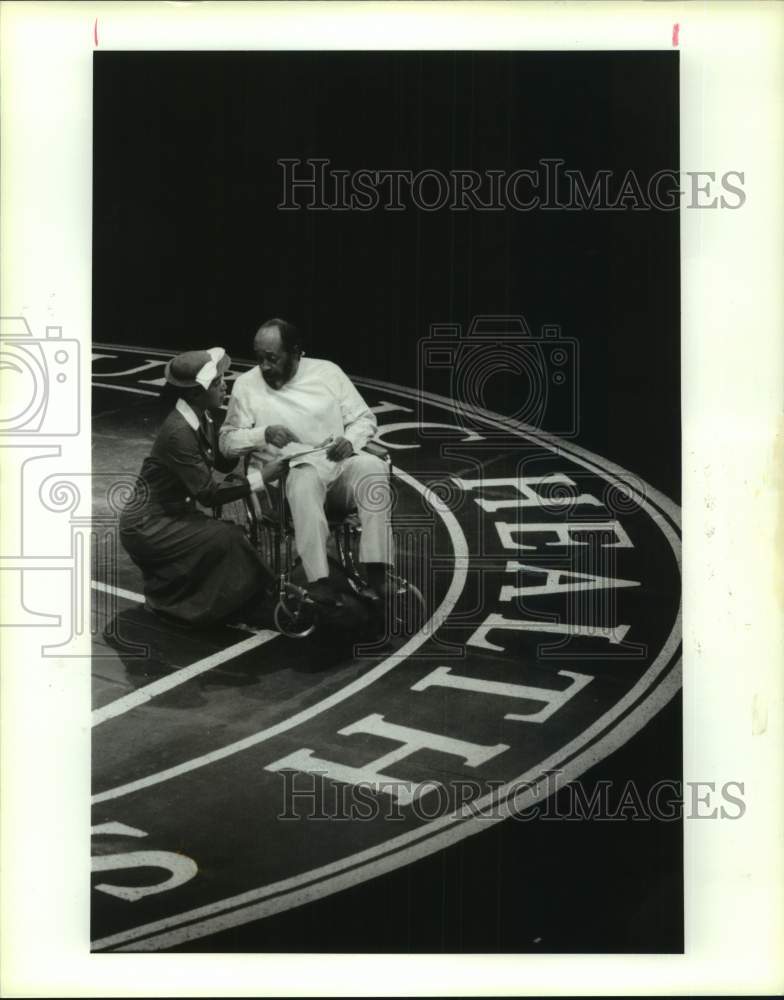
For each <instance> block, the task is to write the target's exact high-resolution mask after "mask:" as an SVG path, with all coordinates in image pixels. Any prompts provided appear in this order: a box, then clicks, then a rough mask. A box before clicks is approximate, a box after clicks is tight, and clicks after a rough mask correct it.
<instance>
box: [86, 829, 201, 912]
mask: <svg viewBox="0 0 784 1000" xmlns="http://www.w3.org/2000/svg"><path fill="white" fill-rule="evenodd" d="M91 833H92V834H93V835H95V834H100V833H104V834H120V835H122V834H125V835H126V836H128V837H146V836H147V834H146V833H145V832H144V831H143V830H137V829H136V828H135V827H133V826H126V825H125V823H102V824H101V825H100V826H94V827H93V828H92V831H91ZM91 864H92V870H93V871H94V872H105V871H111V870H112V869H114V868H163V869H165V870H166V871H168V872H169V873H170V874H169V877H168V878H165V879H164V880H163V881H162V882H155V883H154V884H153V885H145V886H121V885H109V884H107V883H106V882H101V883H100V884H99V885H96V887H95V888H96V889H97V890H98V891H99V892H105V893H107V894H108V895H109V896H116V897H117V898H118V899H125V900H127V901H128V902H129V903H137V902H138V901H139V900H140V899H143V898H144V897H145V896H152V895H154V894H155V893H157V892H165V891H166V890H167V889H176V888H177V887H178V886H180V885H183V883H185V882H189V881H190V880H191V879H192V878H193V876H194V875H195V874H196V872H197V871H198V870H199V869H198V867H197V865H196V862H195V861H193V860H192V859H191V858H189V857H186V856H185V855H184V854H175V853H174V852H173V851H127V852H123V853H122V854H103V855H98V856H97V857H94V858H92V859H91Z"/></svg>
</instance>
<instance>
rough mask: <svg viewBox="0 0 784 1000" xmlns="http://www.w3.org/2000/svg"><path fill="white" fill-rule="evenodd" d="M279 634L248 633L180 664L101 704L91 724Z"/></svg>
mask: <svg viewBox="0 0 784 1000" xmlns="http://www.w3.org/2000/svg"><path fill="white" fill-rule="evenodd" d="M279 635H280V632H270V631H269V630H268V629H265V630H264V631H262V632H258V633H256V635H251V636H248V638H247V639H243V640H242V642H235V643H234V645H232V646H227V647H226V649H219V650H218V652H217V653H213V654H212V655H211V656H206V657H205V658H204V659H203V660H197V661H196V663H191V665H190V666H188V667H183V668H182V669H181V670H176V671H175V672H174V673H172V674H169V675H168V676H167V677H161V678H160V680H157V681H153V683H152V684H147V685H146V686H145V687H142V688H139V689H138V690H136V691H131V692H130V694H127V695H124V696H123V697H122V698H117V699H116V701H112V702H110V703H109V704H108V705H104V706H103V708H96V709H95V711H94V712H93V714H92V724H93V726H99V725H100V724H101V723H102V722H106V721H107V720H108V719H114V718H116V717H117V716H118V715H122V714H123V713H124V712H130V711H131V709H132V708H138V706H139V705H144V704H145V703H146V702H148V701H150V700H151V699H153V698H156V697H157V696H158V695H159V694H163V693H164V691H171V689H172V688H175V687H178V686H179V685H180V684H185V683H186V681H189V680H192V679H193V678H194V677H198V676H199V674H203V673H206V671H208V670H212V669H214V668H215V667H218V666H220V665H221V663H225V662H226V661H227V660H233V659H235V658H236V657H238V656H242V655H243V653H249V652H250V651H251V650H252V649H257V648H258V647H259V646H263V645H264V643H266V642H269V641H270V639H277V638H278V637H279Z"/></svg>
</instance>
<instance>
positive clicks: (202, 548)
mask: <svg viewBox="0 0 784 1000" xmlns="http://www.w3.org/2000/svg"><path fill="white" fill-rule="evenodd" d="M190 412H191V413H192V412H193V411H190ZM194 416H195V415H194ZM196 419H198V418H196ZM235 464H236V459H229V460H227V459H225V458H223V457H222V456H221V455H220V452H219V451H218V449H217V446H216V434H215V428H214V425H213V424H212V422H211V421H210V420H209V419H208V418H207V419H204V420H203V422H200V424H199V428H198V430H194V429H193V427H191V425H190V424H189V423H188V422H187V420H186V418H185V416H183V414H182V413H181V412H180V411H179V410H177V409H176V408H175V409H174V410H172V411H171V413H170V414H169V415H168V417H167V418H166V420H165V421H164V423H163V426H162V427H161V429H160V431H159V432H158V436H157V437H156V439H155V443H154V444H153V446H152V451H151V453H150V455H149V456H148V457H147V458H145V460H144V462H143V464H142V468H141V472H140V473H139V478H138V480H137V484H136V490H135V493H134V495H133V497H132V498H131V500H130V502H129V503H128V504H127V505H126V507H125V509H124V510H123V512H122V515H121V517H120V539H121V541H122V544H123V547H124V548H125V550H126V552H127V553H128V555H129V556H130V557H131V559H133V561H134V563H136V565H137V566H138V567H139V569H140V570H141V571H142V574H143V575H144V594H145V597H146V598H147V604H148V606H149V607H150V608H151V609H152V610H153V611H156V612H158V613H160V614H162V615H164V616H166V617H168V618H172V619H176V620H177V621H179V622H182V623H184V624H190V625H202V626H204V625H211V624H215V623H218V622H222V621H225V620H227V619H229V618H231V617H232V616H235V615H237V614H238V612H239V613H241V610H242V608H243V606H248V607H252V606H253V605H254V602H255V601H260V600H261V599H262V598H263V596H264V592H265V590H266V588H267V587H269V585H270V583H271V582H272V581H273V577H272V574H271V573H270V572H269V570H268V569H267V568H266V567H265V565H264V563H263V562H262V561H261V558H260V557H259V555H258V553H257V552H256V550H255V549H254V548H253V546H252V545H251V544H250V542H249V541H248V539H247V538H246V536H245V534H244V532H243V531H242V529H241V528H240V527H238V526H237V525H235V524H231V523H229V522H227V521H219V520H216V519H215V518H213V517H208V516H207V515H206V514H203V513H202V512H201V511H199V510H197V509H196V507H195V504H194V500H196V501H198V502H199V503H200V504H203V505H204V506H205V507H217V506H219V505H220V504H223V503H228V502H229V501H231V500H238V499H240V498H242V497H246V496H248V495H249V494H250V492H251V487H250V484H249V483H248V480H247V479H245V478H244V477H241V476H232V477H230V478H229V479H223V477H219V476H216V475H215V474H214V472H213V469H215V468H217V469H218V470H220V471H229V470H230V469H231V468H233V467H234V465H235Z"/></svg>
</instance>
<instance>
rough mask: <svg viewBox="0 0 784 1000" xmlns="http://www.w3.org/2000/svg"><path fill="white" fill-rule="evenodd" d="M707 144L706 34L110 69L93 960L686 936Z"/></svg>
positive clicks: (96, 240) (611, 945)
mask: <svg viewBox="0 0 784 1000" xmlns="http://www.w3.org/2000/svg"><path fill="white" fill-rule="evenodd" d="M678 136H679V56H678V52H677V50H673V51H579V52H578V51H536V52H533V51H470V50H465V51H391V50H386V51H231V52H224V51H178V52H173V51H100V50H98V51H96V52H95V53H94V54H93V243H92V274H93V301H92V309H93V318H92V339H93V343H92V348H93V359H92V445H93V459H92V460H93V490H94V492H93V535H94V552H93V556H92V564H93V585H92V596H93V601H94V608H93V615H94V622H95V643H94V651H93V660H92V665H93V682H92V691H93V720H92V721H93V729H92V819H91V855H92V891H91V942H92V943H91V949H92V951H93V952H95V953H109V952H226V953H231V952H257V953H261V952H286V953H292V952H294V953H296V952H302V953H305V952H321V953H325V952H336V953H354V952H359V953H362V952H387V953H394V952H399V953H464V954H467V953H489V954H493V953H564V954H570V953H597V954H601V953H604V954H609V953H624V952H625V953H676V954H677V953H682V952H683V948H684V937H683V847H682V841H683V819H684V809H685V808H686V805H688V803H685V796H684V789H683V785H682V757H681V751H682V725H681V698H680V684H681V676H680V641H681V640H680V604H681V570H680V565H681V564H680V490H681V416H680V268H681V258H680V242H679V241H680V237H679V233H680V216H681V211H682V210H683V208H684V207H686V203H687V201H688V199H690V198H692V199H693V198H704V197H705V195H704V193H702V189H701V188H699V186H697V185H691V184H690V183H686V182H684V178H683V177H682V176H681V173H680V159H679V141H678ZM686 181H688V178H687V179H686ZM701 183H703V182H701ZM714 189H715V190H714V191H713V192H712V193H713V194H715V196H716V197H717V198H718V199H719V201H720V207H724V206H725V205H726V206H728V207H733V206H736V205H737V201H738V198H739V197H740V196H741V195H740V192H739V191H738V188H737V178H733V177H732V176H725V177H717V178H715V182H714ZM717 804H718V796H717Z"/></svg>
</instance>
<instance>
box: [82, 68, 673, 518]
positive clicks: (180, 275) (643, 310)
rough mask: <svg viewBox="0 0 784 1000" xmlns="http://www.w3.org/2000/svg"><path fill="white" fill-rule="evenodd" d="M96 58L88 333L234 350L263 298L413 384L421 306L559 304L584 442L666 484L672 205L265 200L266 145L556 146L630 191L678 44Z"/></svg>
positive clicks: (337, 165) (350, 165) (342, 156)
mask: <svg viewBox="0 0 784 1000" xmlns="http://www.w3.org/2000/svg"><path fill="white" fill-rule="evenodd" d="M94 72H95V108H94V142H95V145H94V151H95V155H94V185H95V187H94V191H95V205H94V245H93V250H94V297H93V324H94V325H93V335H94V338H95V339H96V340H100V341H109V342H116V343H131V344H142V345H145V346H152V345H157V346H171V347H173V348H183V349H185V348H191V347H197V346H204V345H206V346H209V345H211V344H214V343H221V344H223V345H225V346H226V347H227V348H228V349H229V350H230V351H233V352H235V353H237V354H239V355H242V356H246V357H247V356H250V341H251V339H252V335H253V333H254V331H255V329H256V328H257V327H258V325H259V324H260V322H261V321H262V320H264V319H266V318H268V317H270V316H275V315H280V316H283V317H285V318H287V319H291V320H293V321H294V322H298V323H300V324H301V325H302V326H303V327H305V329H307V330H308V331H309V332H310V333H311V335H312V338H313V348H312V351H311V353H313V354H314V355H316V356H324V357H329V358H331V359H332V360H334V361H336V362H338V363H339V364H340V365H341V366H342V367H344V368H345V369H346V370H347V371H349V372H351V373H353V374H364V375H370V376H373V377H376V378H386V379H389V380H390V381H396V382H400V383H402V384H408V385H411V384H413V383H415V381H416V377H417V376H416V359H417V345H418V342H419V341H420V339H421V338H423V337H426V336H427V335H428V329H429V325H430V324H431V323H442V322H456V323H462V324H463V325H464V326H465V325H466V324H467V323H468V322H469V321H470V319H471V317H472V316H473V315H475V314H482V313H492V314H502V313H513V314H522V315H524V316H525V317H526V319H527V320H528V322H529V325H530V327H531V329H532V331H534V332H536V331H537V330H538V329H539V328H540V326H541V325H542V324H544V323H554V324H559V325H560V326H561V328H562V331H563V334H564V336H566V337H571V338H575V339H576V340H577V341H578V342H579V345H580V371H579V384H580V389H581V393H582V405H581V408H580V413H579V420H580V424H579V437H578V440H579V441H580V443H582V444H584V445H585V446H586V447H588V448H590V449H592V450H594V451H597V452H599V453H600V454H603V455H605V456H607V457H609V458H612V459H614V460H615V461H617V462H618V463H619V464H620V465H622V466H623V467H625V468H628V469H630V470H632V471H633V472H637V473H639V474H642V475H643V476H645V477H646V478H648V479H649V481H651V483H652V485H655V486H658V487H659V488H662V489H664V491H665V492H667V493H668V494H669V495H670V496H672V497H673V498H674V499H676V500H677V499H678V494H679V476H680V473H679V459H678V456H679V434H680V406H679V384H680V383H679V361H680V354H679V272H680V263H679V252H678V246H679V242H678V241H679V222H678V213H677V212H666V211H661V210H649V211H645V210H643V211H634V210H631V209H627V210H622V211H610V212H608V211H599V210H592V211H549V210H542V209H540V210H533V211H529V212H518V211H514V210H513V209H509V210H507V211H502V212H486V211H473V210H469V211H466V212H455V211H450V210H449V209H448V208H444V209H441V210H438V211H434V212H425V211H420V210H417V209H416V208H414V207H411V205H410V204H409V207H407V209H406V210H405V211H401V212H393V211H384V210H383V209H381V208H379V209H376V210H373V211H369V212H358V211H348V212H330V211H320V212H315V211H307V210H300V211H294V212H291V211H289V212H283V211H279V210H278V208H277V205H278V203H279V202H281V200H282V198H283V169H282V168H281V167H280V166H279V165H278V164H277V162H276V161H277V160H279V159H282V158H296V159H299V160H306V159H308V158H315V157H321V158H325V159H328V160H329V161H330V168H331V169H345V170H358V169H361V168H368V169H408V170H412V171H414V172H417V171H420V170H426V169H430V170H434V169H435V170H441V171H443V172H447V171H449V170H453V169H473V170H476V171H479V172H484V171H487V170H503V171H506V172H507V173H510V172H512V171H514V170H516V169H521V168H522V169H537V167H538V163H539V161H540V160H542V159H545V158H560V159H562V160H563V161H564V169H574V170H581V171H583V173H584V174H585V175H586V177H587V178H588V180H590V179H591V178H592V177H593V176H594V175H595V173H596V172H597V171H599V170H611V171H612V172H613V176H614V177H615V178H616V182H615V183H616V187H617V185H618V184H619V183H620V179H621V178H622V177H623V176H624V174H625V173H626V171H627V170H629V169H633V170H634V171H635V173H636V175H637V176H638V177H639V179H640V181H641V184H642V186H643V190H644V189H645V185H646V183H647V179H648V178H649V177H650V176H651V175H652V174H653V173H654V172H656V171H658V170H664V169H677V167H678V62H677V54H676V53H669V52H663V53H662V52H623V53H617V52H613V53H608V52H588V53H575V52H560V53H552V52H549V53H520V52H481V53H473V52H459V53H454V52H427V53H421V52H264V53H259V52H253V53H248V52H243V53H236V52H233V53H222V52H210V53H187V52H186V53H172V52H167V53H166V52H144V53H136V52H128V53H118V52H112V53H97V54H96V55H95V62H94ZM552 429H554V430H558V429H559V428H557V427H554V428H552ZM641 455H645V459H644V461H641V457H640V456H641Z"/></svg>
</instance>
